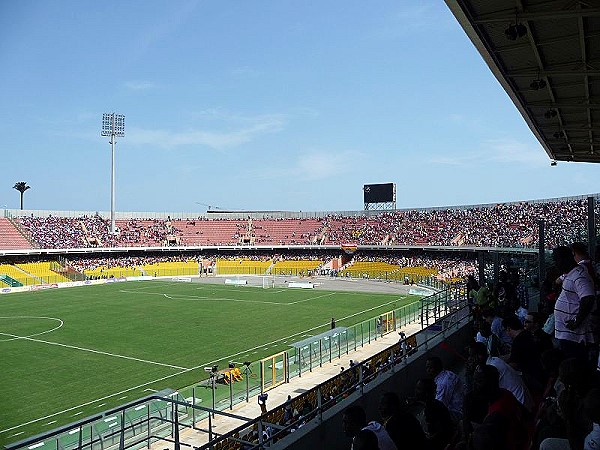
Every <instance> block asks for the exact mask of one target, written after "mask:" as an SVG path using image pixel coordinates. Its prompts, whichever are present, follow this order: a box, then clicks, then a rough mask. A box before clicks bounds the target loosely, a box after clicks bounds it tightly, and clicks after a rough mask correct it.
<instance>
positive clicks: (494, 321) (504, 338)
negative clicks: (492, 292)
mask: <svg viewBox="0 0 600 450" xmlns="http://www.w3.org/2000/svg"><path fill="white" fill-rule="evenodd" d="M481 316H482V317H483V320H485V321H486V322H487V323H489V324H490V327H491V331H492V333H493V334H495V335H496V337H497V338H498V340H499V341H500V344H501V348H500V354H506V353H508V352H509V351H510V345H511V343H512V339H511V338H510V336H508V335H507V334H506V332H505V331H504V328H503V327H502V318H501V317H500V316H498V315H497V314H496V313H495V311H494V310H493V309H491V308H486V309H484V310H483V311H482V313H481Z"/></svg>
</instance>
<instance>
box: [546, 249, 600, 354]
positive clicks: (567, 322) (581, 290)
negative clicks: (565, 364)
mask: <svg viewBox="0 0 600 450" xmlns="http://www.w3.org/2000/svg"><path fill="white" fill-rule="evenodd" d="M552 257H553V258H554V261H555V263H556V265H557V267H558V268H559V269H560V271H561V273H563V277H561V278H562V290H561V292H560V295H559V296H558V299H557V300H556V304H555V305H554V319H555V326H554V336H555V337H556V339H557V341H558V345H559V347H560V349H561V350H563V352H564V353H565V356H566V357H567V358H569V357H577V358H581V359H583V360H585V361H587V359H588V358H587V356H588V354H587V353H588V352H587V347H588V346H589V345H592V344H593V343H594V335H593V332H592V326H591V321H590V319H591V317H590V313H591V311H592V308H593V307H594V304H595V298H596V297H595V294H596V293H595V291H594V282H593V280H592V278H591V277H590V274H589V273H588V271H587V270H586V268H585V267H584V266H582V265H580V264H577V263H576V262H575V259H574V258H573V253H572V250H571V249H570V248H569V247H557V248H556V249H554V251H553V253H552Z"/></svg>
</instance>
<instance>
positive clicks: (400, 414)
mask: <svg viewBox="0 0 600 450" xmlns="http://www.w3.org/2000/svg"><path fill="white" fill-rule="evenodd" d="M379 414H380V415H381V419H382V424H383V426H384V427H385V430H386V431H387V432H388V434H389V435H390V437H391V438H392V441H394V443H395V444H396V447H398V448H402V447H403V446H407V447H408V448H410V449H414V450H419V449H424V448H425V433H424V432H423V429H422V428H421V424H420V423H419V421H418V420H417V419H416V418H415V416H413V415H412V414H410V413H409V412H408V411H406V410H405V408H403V407H402V405H401V403H400V399H399V398H398V395H396V394H395V393H394V392H386V393H385V394H383V395H382V396H381V399H380V401H379Z"/></svg>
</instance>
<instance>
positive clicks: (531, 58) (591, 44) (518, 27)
mask: <svg viewBox="0 0 600 450" xmlns="http://www.w3.org/2000/svg"><path fill="white" fill-rule="evenodd" d="M446 3H447V5H448V6H449V8H450V9H451V11H452V12H453V14H454V16H455V17H456V18H457V20H458V21H459V23H460V24H461V25H462V27H463V29H464V30H465V32H466V33H467V35H468V36H469V38H470V39H471V41H472V42H473V43H474V44H475V46H476V47H477V49H478V50H479V52H480V53H481V55H482V56H483V58H484V60H485V61H486V62H487V64H488V66H489V67H490V69H491V70H492V72H493V73H494V75H495V76H496V78H497V79H498V80H499V81H500V84H501V85H502V86H503V87H504V89H505V90H506V92H507V93H508V95H509V96H510V98H511V99H512V101H513V102H514V103H515V105H516V106H517V108H518V110H519V111H520V112H521V114H522V115H523V117H524V118H525V121H526V122H527V124H528V125H529V128H531V130H532V131H533V133H534V134H535V136H536V137H537V138H538V140H539V141H540V143H541V144H542V146H543V147H544V149H545V150H546V153H547V154H548V156H549V157H550V158H551V159H553V160H557V161H577V162H596V163H598V162H600V0H531V1H528V0H446Z"/></svg>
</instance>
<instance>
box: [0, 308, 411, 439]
mask: <svg viewBox="0 0 600 450" xmlns="http://www.w3.org/2000/svg"><path fill="white" fill-rule="evenodd" d="M404 298H405V297H399V298H397V299H394V300H392V301H389V302H386V303H383V304H381V305H378V306H374V307H372V308H368V309H365V310H363V311H359V312H357V313H354V314H351V315H349V316H346V317H341V318H340V319H338V321H342V320H346V319H350V318H352V317H355V316H357V315H360V314H364V313H366V312H369V311H372V310H374V309H377V308H381V307H382V306H387V305H390V304H392V303H394V302H397V301H398V300H402V299H404ZM328 324H329V323H324V324H322V325H318V326H316V327H312V328H310V329H308V330H304V331H300V332H298V333H294V334H291V335H289V336H286V337H283V338H280V339H277V340H275V341H271V342H267V343H265V344H262V345H258V346H256V347H252V348H250V349H247V350H243V351H241V352H237V353H233V354H231V355H228V356H224V357H222V358H219V359H215V360H213V361H209V362H205V363H203V364H199V365H197V366H196V367H192V368H191V369H185V370H182V371H181V372H177V373H173V374H171V375H167V376H164V377H162V378H158V379H156V380H153V381H148V382H146V383H143V384H140V385H138V386H133V387H130V388H128V389H125V390H122V391H119V392H115V393H113V394H109V395H105V396H104V397H101V398H97V399H95V400H90V401H89V402H85V403H82V404H80V405H77V406H72V407H70V408H67V409H64V410H62V411H57V412H55V413H52V414H49V415H47V416H44V417H40V418H38V419H33V420H30V421H29V422H25V423H22V424H20V425H15V426H13V427H10V428H6V429H4V430H0V433H6V432H8V431H12V430H15V429H17V428H21V427H24V426H26V425H30V424H32V423H35V422H39V421H40V420H46V419H49V418H51V417H54V416H57V415H59V414H63V413H66V412H69V411H73V410H74V409H77V408H81V407H84V406H88V405H91V404H93V403H96V402H100V401H102V400H106V399H108V398H111V397H116V396H117V395H122V394H125V393H127V392H130V391H134V390H136V389H140V388H143V387H144V386H149V385H151V384H154V383H159V382H161V381H164V380H168V379H170V378H173V377H176V376H179V375H182V374H184V373H186V372H191V371H192V370H198V369H200V368H201V367H206V366H210V365H212V364H214V363H216V362H218V361H221V360H224V359H231V358H233V357H235V356H239V355H242V354H244V353H249V352H251V351H253V350H256V349H259V348H262V347H264V346H265V345H271V344H276V343H278V342H280V341H284V340H286V339H291V338H293V337H296V336H299V335H302V334H303V333H307V332H310V331H313V330H316V329H318V328H320V327H323V326H325V325H328ZM78 414H80V413H78Z"/></svg>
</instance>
